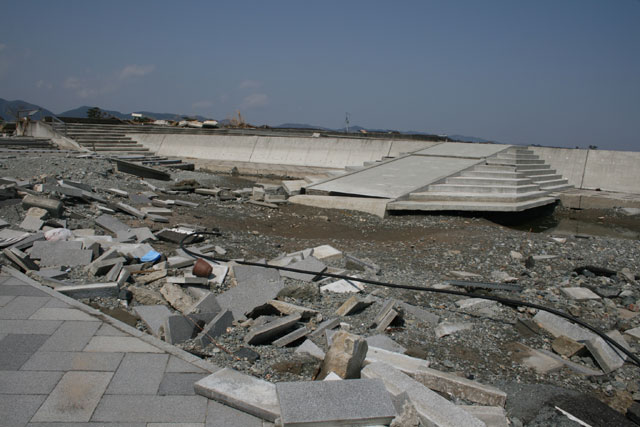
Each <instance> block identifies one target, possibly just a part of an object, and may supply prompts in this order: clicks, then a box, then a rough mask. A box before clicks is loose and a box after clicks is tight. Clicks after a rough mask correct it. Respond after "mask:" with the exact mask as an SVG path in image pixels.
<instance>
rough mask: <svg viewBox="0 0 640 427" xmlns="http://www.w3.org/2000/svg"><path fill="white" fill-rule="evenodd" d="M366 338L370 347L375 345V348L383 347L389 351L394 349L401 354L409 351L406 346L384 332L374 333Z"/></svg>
mask: <svg viewBox="0 0 640 427" xmlns="http://www.w3.org/2000/svg"><path fill="white" fill-rule="evenodd" d="M366 340H367V344H368V345H369V349H371V347H375V348H381V349H383V350H387V351H393V352H396V353H400V354H402V353H404V352H406V351H407V349H406V348H404V347H403V346H401V345H400V344H398V343H397V342H395V341H394V340H392V339H391V338H389V337H388V336H386V335H382V334H378V335H372V336H370V337H367V338H366ZM367 354H368V352H367Z"/></svg>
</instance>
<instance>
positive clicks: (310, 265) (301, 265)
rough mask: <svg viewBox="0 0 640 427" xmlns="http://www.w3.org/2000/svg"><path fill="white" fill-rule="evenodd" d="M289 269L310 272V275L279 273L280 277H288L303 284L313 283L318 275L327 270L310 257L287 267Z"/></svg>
mask: <svg viewBox="0 0 640 427" xmlns="http://www.w3.org/2000/svg"><path fill="white" fill-rule="evenodd" d="M288 267H289V268H295V269H298V270H306V271H311V272H312V273H311V274H308V273H297V272H294V271H285V270H282V271H280V275H281V276H282V277H288V278H290V279H294V280H302V281H304V282H313V281H315V280H316V278H317V277H318V274H320V273H322V272H324V271H325V270H326V269H327V266H326V265H325V264H324V263H323V262H322V261H319V260H318V259H316V258H314V257H313V256H310V257H308V258H305V259H303V260H302V261H298V262H296V263H293V264H291V265H289V266H288Z"/></svg>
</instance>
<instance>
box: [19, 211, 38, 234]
mask: <svg viewBox="0 0 640 427" xmlns="http://www.w3.org/2000/svg"><path fill="white" fill-rule="evenodd" d="M32 209H33V208H32ZM43 225H44V221H43V220H41V219H40V218H36V217H35V216H31V215H27V216H25V217H24V220H23V221H22V222H21V223H20V228H22V229H23V230H27V231H38V230H40V229H41V228H42V226H43Z"/></svg>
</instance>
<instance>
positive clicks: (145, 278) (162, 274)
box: [136, 270, 167, 285]
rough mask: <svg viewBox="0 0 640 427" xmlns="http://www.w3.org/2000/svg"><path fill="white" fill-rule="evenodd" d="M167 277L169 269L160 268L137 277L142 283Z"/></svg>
mask: <svg viewBox="0 0 640 427" xmlns="http://www.w3.org/2000/svg"><path fill="white" fill-rule="evenodd" d="M165 277H167V270H158V271H154V272H153V273H149V274H145V275H142V276H138V277H136V282H137V283H139V284H141V285H146V284H147V283H153V282H155V281H157V280H160V279H164V278H165Z"/></svg>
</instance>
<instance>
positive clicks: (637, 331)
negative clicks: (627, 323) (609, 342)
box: [624, 327, 640, 339]
mask: <svg viewBox="0 0 640 427" xmlns="http://www.w3.org/2000/svg"><path fill="white" fill-rule="evenodd" d="M624 333H625V334H629V335H631V336H632V337H634V338H637V339H640V327H637V328H632V329H627V330H626V331H624Z"/></svg>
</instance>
